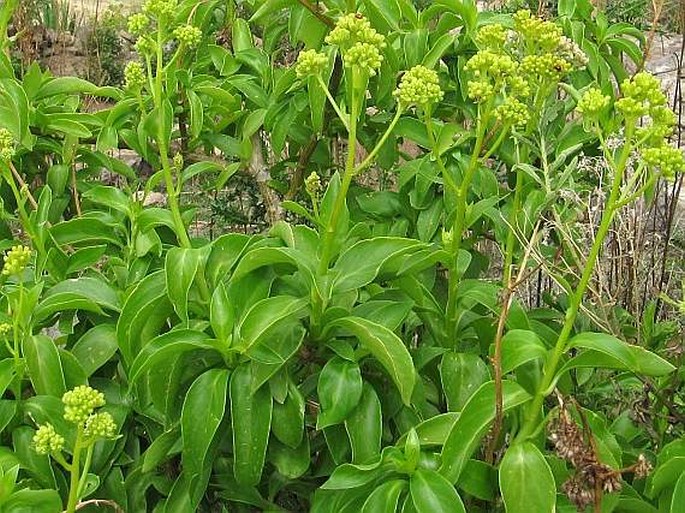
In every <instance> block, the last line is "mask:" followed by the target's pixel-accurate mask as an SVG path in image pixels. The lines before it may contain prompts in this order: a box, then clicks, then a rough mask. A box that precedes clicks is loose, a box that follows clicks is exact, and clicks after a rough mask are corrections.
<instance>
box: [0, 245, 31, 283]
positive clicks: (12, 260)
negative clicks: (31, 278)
mask: <svg viewBox="0 0 685 513" xmlns="http://www.w3.org/2000/svg"><path fill="white" fill-rule="evenodd" d="M30 260H31V249H29V248H27V247H26V246H21V245H20V246H13V247H12V249H10V250H9V251H8V252H7V254H6V255H5V264H4V265H3V267H2V274H4V275H5V276H18V275H20V274H21V273H22V272H24V269H25V268H26V266H27V265H28V263H29V261H30Z"/></svg>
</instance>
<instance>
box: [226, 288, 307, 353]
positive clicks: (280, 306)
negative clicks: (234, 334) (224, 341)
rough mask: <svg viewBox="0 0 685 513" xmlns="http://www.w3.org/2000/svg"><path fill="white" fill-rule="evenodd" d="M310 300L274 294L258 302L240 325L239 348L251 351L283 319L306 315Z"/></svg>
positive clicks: (237, 344) (243, 350)
mask: <svg viewBox="0 0 685 513" xmlns="http://www.w3.org/2000/svg"><path fill="white" fill-rule="evenodd" d="M308 304H309V301H308V300H307V299H300V298H296V297H293V296H273V297H269V298H266V299H263V300H261V301H259V302H257V303H256V304H255V305H254V306H253V307H252V308H250V310H249V311H248V312H247V313H246V314H245V316H244V317H243V319H242V320H241V321H240V324H239V325H238V333H239V339H238V341H237V343H236V344H234V345H235V346H236V348H237V349H239V350H240V351H242V352H247V351H249V350H250V349H251V348H252V347H253V346H255V345H257V344H260V343H262V342H263V341H264V337H265V335H267V334H268V333H269V330H271V329H273V328H274V326H276V325H278V324H279V323H281V322H283V321H289V320H292V319H299V318H302V317H304V316H305V315H306V313H307V306H308Z"/></svg>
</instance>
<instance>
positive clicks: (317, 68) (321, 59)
mask: <svg viewBox="0 0 685 513" xmlns="http://www.w3.org/2000/svg"><path fill="white" fill-rule="evenodd" d="M327 63H328V57H326V55H325V54H323V53H321V52H317V51H316V50H304V51H302V52H300V55H298V56H297V64H296V66H295V73H296V74H297V78H304V77H308V76H310V75H318V74H319V73H321V72H322V71H323V69H324V68H325V67H326V64H327Z"/></svg>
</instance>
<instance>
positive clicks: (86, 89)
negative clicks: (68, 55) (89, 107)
mask: <svg viewBox="0 0 685 513" xmlns="http://www.w3.org/2000/svg"><path fill="white" fill-rule="evenodd" d="M97 89H98V87H97V86H96V85H95V84H92V83H90V82H88V81H87V80H83V79H81V78H76V77H57V78H53V79H51V80H49V81H47V82H45V83H44V84H43V85H42V86H41V87H40V89H38V92H37V93H36V96H35V97H34V99H36V100H40V99H42V98H47V97H49V96H56V95H59V94H94V93H95V92H96V91H97Z"/></svg>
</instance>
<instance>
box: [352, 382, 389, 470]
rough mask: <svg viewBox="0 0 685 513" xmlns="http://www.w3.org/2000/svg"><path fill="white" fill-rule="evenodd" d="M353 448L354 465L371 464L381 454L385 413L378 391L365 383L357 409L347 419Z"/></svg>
mask: <svg viewBox="0 0 685 513" xmlns="http://www.w3.org/2000/svg"><path fill="white" fill-rule="evenodd" d="M345 429H346V430H347V436H348V437H349V439H350V445H351V446H352V463H369V462H371V461H374V460H375V459H376V458H378V456H379V455H380V453H381V438H382V435H383V412H382V410H381V402H380V400H379V399H378V395H377V394H376V391H375V390H374V389H373V387H372V386H371V385H369V384H368V383H364V387H363V389H362V395H361V398H360V399H359V403H358V404H357V407H356V408H355V409H354V410H352V413H350V414H349V415H348V416H347V418H346V419H345Z"/></svg>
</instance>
